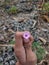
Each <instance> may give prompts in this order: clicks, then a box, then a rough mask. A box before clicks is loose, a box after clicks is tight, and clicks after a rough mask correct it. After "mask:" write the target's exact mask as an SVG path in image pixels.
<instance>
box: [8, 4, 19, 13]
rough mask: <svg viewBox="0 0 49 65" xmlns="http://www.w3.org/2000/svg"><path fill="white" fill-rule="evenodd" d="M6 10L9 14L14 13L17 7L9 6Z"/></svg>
mask: <svg viewBox="0 0 49 65" xmlns="http://www.w3.org/2000/svg"><path fill="white" fill-rule="evenodd" d="M7 12H8V13H9V14H16V13H17V12H18V9H17V7H16V6H14V5H13V6H11V7H10V8H9V9H7Z"/></svg>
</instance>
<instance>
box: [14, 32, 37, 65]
mask: <svg viewBox="0 0 49 65" xmlns="http://www.w3.org/2000/svg"><path fill="white" fill-rule="evenodd" d="M24 32H25V31H24ZM24 32H16V34H15V41H16V42H15V46H14V51H15V55H16V57H17V58H18V61H17V62H16V65H36V63H37V57H36V54H35V53H34V52H33V51H32V47H31V46H32V42H33V40H34V39H33V37H32V35H31V34H30V37H29V39H28V40H27V42H26V40H25V39H24V38H23V34H24Z"/></svg>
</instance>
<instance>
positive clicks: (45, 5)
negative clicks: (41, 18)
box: [43, 2, 49, 12]
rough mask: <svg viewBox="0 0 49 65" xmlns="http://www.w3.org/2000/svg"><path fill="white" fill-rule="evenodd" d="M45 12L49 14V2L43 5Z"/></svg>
mask: <svg viewBox="0 0 49 65" xmlns="http://www.w3.org/2000/svg"><path fill="white" fill-rule="evenodd" d="M43 11H44V12H49V2H46V3H44V4H43Z"/></svg>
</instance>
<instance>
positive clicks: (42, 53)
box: [32, 42, 45, 61]
mask: <svg viewBox="0 0 49 65" xmlns="http://www.w3.org/2000/svg"><path fill="white" fill-rule="evenodd" d="M32 48H33V49H34V50H35V52H36V55H37V59H38V60H39V61H41V60H42V59H43V58H44V57H45V50H44V48H43V47H42V46H41V45H40V43H38V42H34V43H33V44H32Z"/></svg>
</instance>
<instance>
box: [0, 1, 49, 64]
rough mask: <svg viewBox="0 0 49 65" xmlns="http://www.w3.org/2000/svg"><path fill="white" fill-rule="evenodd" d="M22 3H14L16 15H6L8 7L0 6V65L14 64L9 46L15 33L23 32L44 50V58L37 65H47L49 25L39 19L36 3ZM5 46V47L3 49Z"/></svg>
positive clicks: (11, 49) (48, 58)
mask: <svg viewBox="0 0 49 65" xmlns="http://www.w3.org/2000/svg"><path fill="white" fill-rule="evenodd" d="M24 1H25V0H24ZM24 1H20V2H18V3H15V2H14V4H15V6H17V7H18V9H19V11H20V12H18V13H16V14H9V13H7V8H8V7H7V6H8V5H7V6H4V7H3V6H0V65H12V64H13V65H14V64H15V62H16V60H17V58H16V57H15V54H14V50H13V48H12V47H11V46H10V44H13V43H14V41H15V38H14V34H15V32H16V31H25V30H28V31H30V32H31V34H32V35H33V37H34V40H35V41H36V42H37V41H38V42H39V43H40V44H41V45H42V47H43V48H44V49H45V52H46V56H45V57H44V59H43V60H41V61H40V62H39V63H38V65H49V23H48V22H47V21H46V20H43V19H42V18H41V15H40V14H39V11H38V8H37V5H36V2H34V3H33V2H32V1H31V2H24ZM30 3H31V5H30ZM16 4H17V5H16ZM12 5H13V4H12ZM12 5H10V6H12ZM6 45H7V47H5V46H6ZM8 45H9V46H8ZM3 46H4V47H3ZM11 54H12V55H11ZM7 59H8V60H7ZM47 63H48V64H47Z"/></svg>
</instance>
